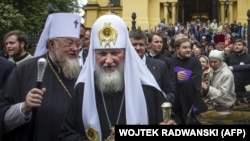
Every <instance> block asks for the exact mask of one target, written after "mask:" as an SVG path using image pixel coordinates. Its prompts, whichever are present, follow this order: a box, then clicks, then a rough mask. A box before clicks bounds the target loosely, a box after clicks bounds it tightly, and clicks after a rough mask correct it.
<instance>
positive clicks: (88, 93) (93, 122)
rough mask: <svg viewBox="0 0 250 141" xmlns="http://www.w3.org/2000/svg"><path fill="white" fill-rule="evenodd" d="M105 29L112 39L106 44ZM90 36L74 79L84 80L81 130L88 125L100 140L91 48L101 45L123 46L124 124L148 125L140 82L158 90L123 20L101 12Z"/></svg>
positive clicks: (99, 47) (108, 46)
mask: <svg viewBox="0 0 250 141" xmlns="http://www.w3.org/2000/svg"><path fill="white" fill-rule="evenodd" d="M105 28H109V29H111V30H110V31H111V32H110V33H111V34H112V35H111V36H112V38H109V39H111V40H110V42H109V43H108V41H107V40H106V39H108V38H105V37H104V29H105ZM90 37H91V39H90V47H89V53H88V56H87V58H86V62H85V64H84V66H83V69H82V71H81V73H80V75H79V77H78V80H77V83H79V82H84V83H85V86H84V96H83V109H82V119H83V123H84V127H85V129H86V128H87V127H88V126H90V127H91V128H93V129H94V130H96V131H98V133H99V137H100V139H99V140H102V134H101V127H100V121H99V116H98V112H97V108H96V100H95V89H94V71H95V63H96V60H95V49H104V48H106V49H114V48H125V60H124V79H125V83H124V85H125V105H126V122H127V124H148V112H147V105H146V101H145V96H144V92H143V89H142V84H145V85H150V86H153V87H155V88H157V89H158V90H160V91H161V89H160V87H159V86H158V84H157V82H156V80H155V78H154V77H153V75H152V74H151V72H150V71H149V70H148V68H147V67H146V65H145V64H144V63H143V61H142V60H141V59H140V58H139V55H138V54H137V53H136V51H135V49H134V48H133V46H132V44H131V42H130V39H129V34H128V29H127V26H126V25H125V23H124V21H123V20H122V19H121V18H120V17H119V16H117V15H114V14H106V15H103V16H101V17H99V18H98V19H97V20H96V22H95V23H94V24H93V27H92V31H91V36H90ZM116 38H117V39H116ZM115 39H116V40H115ZM107 43H108V44H107ZM105 45H106V47H105ZM77 83H76V84H77Z"/></svg>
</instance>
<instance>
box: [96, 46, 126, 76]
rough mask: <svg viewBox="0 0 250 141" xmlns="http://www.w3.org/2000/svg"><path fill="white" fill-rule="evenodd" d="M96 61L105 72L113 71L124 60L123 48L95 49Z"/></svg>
mask: <svg viewBox="0 0 250 141" xmlns="http://www.w3.org/2000/svg"><path fill="white" fill-rule="evenodd" d="M95 56H96V62H97V64H98V65H99V67H100V68H102V69H103V70H104V71H105V72H114V71H115V70H117V69H118V68H119V67H120V66H121V65H122V64H123V62H124V58H125V49H97V50H95Z"/></svg>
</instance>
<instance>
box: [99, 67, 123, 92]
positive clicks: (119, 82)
mask: <svg viewBox="0 0 250 141" xmlns="http://www.w3.org/2000/svg"><path fill="white" fill-rule="evenodd" d="M95 83H96V86H97V88H98V89H99V90H100V91H101V92H102V93H105V92H110V93H113V92H119V91H122V90H123V86H124V77H123V65H122V66H121V67H120V68H119V69H116V70H115V71H114V72H104V70H103V69H102V68H100V67H99V66H98V65H96V71H95Z"/></svg>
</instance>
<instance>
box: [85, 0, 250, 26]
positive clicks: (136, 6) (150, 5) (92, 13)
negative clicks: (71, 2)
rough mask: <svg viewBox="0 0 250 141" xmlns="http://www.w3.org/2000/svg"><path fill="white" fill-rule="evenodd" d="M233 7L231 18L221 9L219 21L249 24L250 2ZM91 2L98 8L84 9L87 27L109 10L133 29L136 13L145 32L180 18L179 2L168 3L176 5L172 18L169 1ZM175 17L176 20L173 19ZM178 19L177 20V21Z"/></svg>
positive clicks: (240, 0)
mask: <svg viewBox="0 0 250 141" xmlns="http://www.w3.org/2000/svg"><path fill="white" fill-rule="evenodd" d="M218 1H219V2H226V0H218ZM229 1H230V2H231V3H232V5H231V7H230V11H229V15H230V17H227V18H226V17H223V18H222V16H223V14H222V12H223V11H221V9H220V8H219V10H218V12H219V13H218V14H219V16H218V17H219V19H218V21H221V20H222V21H221V22H222V23H223V22H225V21H226V20H229V22H230V23H231V22H232V21H234V20H235V21H237V22H241V23H242V24H243V23H247V10H248V9H250V0H229ZM90 2H92V3H93V2H94V3H97V5H98V6H96V7H88V6H86V7H84V10H85V16H84V18H85V25H86V26H87V27H88V26H92V24H93V23H94V21H95V20H96V19H97V18H98V17H99V16H101V15H103V14H105V13H106V12H107V11H108V9H111V11H115V12H116V13H117V14H118V15H119V16H121V17H122V18H123V19H124V21H125V23H126V24H127V26H128V27H129V28H130V29H131V26H132V23H131V22H132V18H131V15H132V13H133V12H136V15H137V18H136V27H138V26H141V27H142V29H143V30H145V29H152V28H154V27H155V26H156V25H157V24H159V23H160V20H161V19H162V18H165V19H166V22H167V23H174V22H176V21H175V20H177V18H178V16H177V15H176V14H178V12H177V10H178V9H177V8H176V2H178V0H168V2H170V3H172V4H173V5H175V8H173V7H170V9H171V10H173V9H174V11H172V14H173V15H171V16H169V15H168V12H167V8H166V2H167V0H121V1H120V4H121V7H111V8H110V7H107V5H108V0H90ZM173 17H174V18H173ZM175 18H176V19H175Z"/></svg>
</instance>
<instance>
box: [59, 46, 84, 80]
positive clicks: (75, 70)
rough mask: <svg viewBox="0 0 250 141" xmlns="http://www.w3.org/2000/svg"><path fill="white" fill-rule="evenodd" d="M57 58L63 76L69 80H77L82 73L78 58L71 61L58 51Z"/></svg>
mask: <svg viewBox="0 0 250 141" xmlns="http://www.w3.org/2000/svg"><path fill="white" fill-rule="evenodd" d="M56 58H57V60H58V65H59V66H60V67H61V69H62V72H63V75H64V76H65V77H66V78H69V79H76V78H77V77H78V75H79V73H80V71H81V67H80V65H79V61H78V58H75V59H69V58H66V57H64V56H63V55H61V54H60V52H59V51H58V50H56Z"/></svg>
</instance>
